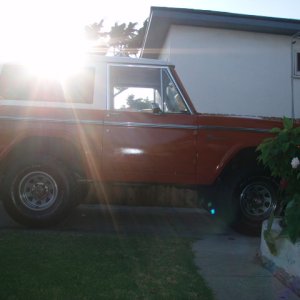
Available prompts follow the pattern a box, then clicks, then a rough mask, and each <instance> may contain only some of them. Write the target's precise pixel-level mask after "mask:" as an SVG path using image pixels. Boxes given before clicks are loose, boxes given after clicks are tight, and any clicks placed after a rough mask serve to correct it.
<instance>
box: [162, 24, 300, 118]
mask: <svg viewBox="0 0 300 300" xmlns="http://www.w3.org/2000/svg"><path fill="white" fill-rule="evenodd" d="M291 47H292V46H291V37H289V36H284V35H275V34H268V33H259V32H246V31H239V30H230V29H218V28H206V27H196V26H181V25H180V26H178V25H172V26H171V27H170V30H169V32H168V35H167V38H166V39H165V43H164V46H163V48H162V51H161V52H160V58H162V59H165V60H168V61H171V62H172V63H174V64H175V65H176V69H177V72H178V73H179V75H180V77H181V79H182V81H183V83H184V85H185V87H186V89H187V91H188V93H189V95H190V97H191V99H192V101H193V103H194V105H195V107H196V110H197V111H198V112H201V113H216V114H219V113H220V114H233V115H245V116H246V115H248V116H269V117H270V116H271V117H282V116H289V117H291V116H292V112H293V107H292V106H293V105H292V103H293V101H292V98H293V97H292V80H291V74H292V59H291V57H292V55H291V53H292V52H291V51H292V49H291ZM293 83H294V112H295V114H296V116H297V117H299V116H300V104H299V99H298V98H297V97H299V95H300V83H299V79H294V82H293Z"/></svg>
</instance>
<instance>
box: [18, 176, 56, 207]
mask: <svg viewBox="0 0 300 300" xmlns="http://www.w3.org/2000/svg"><path fill="white" fill-rule="evenodd" d="M18 191H19V198H20V201H21V203H22V204H23V205H24V206H25V207H27V208H29V209H31V210H34V211H42V210H46V209H48V208H50V207H51V206H52V205H53V204H54V203H55V201H56V199H57V195H58V187H57V184H56V181H55V180H54V178H53V177H52V176H51V175H49V174H48V173H45V172H41V171H35V172H30V173H28V174H26V175H25V176H24V177H23V178H22V179H21V181H20V183H19V187H18Z"/></svg>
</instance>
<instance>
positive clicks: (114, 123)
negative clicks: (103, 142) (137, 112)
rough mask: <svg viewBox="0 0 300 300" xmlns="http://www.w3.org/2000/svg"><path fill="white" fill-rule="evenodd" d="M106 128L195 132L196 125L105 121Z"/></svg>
mask: <svg viewBox="0 0 300 300" xmlns="http://www.w3.org/2000/svg"><path fill="white" fill-rule="evenodd" d="M104 125H106V126H124V127H150V128H175V129H176V128H177V129H192V130H197V129H198V126H196V125H184V124H161V123H159V124H154V123H137V122H109V121H105V122H104Z"/></svg>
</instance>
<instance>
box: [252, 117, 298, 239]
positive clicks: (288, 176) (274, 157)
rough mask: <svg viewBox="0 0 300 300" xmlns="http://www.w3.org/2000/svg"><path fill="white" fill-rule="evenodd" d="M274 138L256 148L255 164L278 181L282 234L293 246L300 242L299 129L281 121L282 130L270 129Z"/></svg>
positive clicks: (285, 120)
mask: <svg viewBox="0 0 300 300" xmlns="http://www.w3.org/2000/svg"><path fill="white" fill-rule="evenodd" d="M271 132H272V133H273V134H274V136H273V137H271V138H267V139H265V140H264V141H263V142H262V143H261V144H260V145H259V146H258V147H257V150H258V151H260V154H259V157H258V159H259V161H260V162H261V163H262V164H263V165H264V166H266V167H267V168H269V169H270V171H271V174H272V176H274V177H276V178H279V179H281V181H280V187H281V189H280V191H279V192H280V199H281V203H279V205H280V206H281V207H284V208H285V210H284V221H285V224H286V227H285V231H286V232H287V234H288V236H289V238H290V239H291V241H292V242H293V243H295V242H296V240H297V238H300V161H299V160H300V127H296V126H295V125H294V122H293V120H292V119H289V118H284V119H283V128H273V129H272V131H271Z"/></svg>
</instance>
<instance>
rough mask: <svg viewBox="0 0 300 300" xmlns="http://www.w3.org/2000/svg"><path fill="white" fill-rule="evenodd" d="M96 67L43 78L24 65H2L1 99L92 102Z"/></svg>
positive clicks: (0, 76)
mask: <svg viewBox="0 0 300 300" xmlns="http://www.w3.org/2000/svg"><path fill="white" fill-rule="evenodd" d="M94 79H95V70H94V69H93V68H82V69H80V70H78V71H77V72H74V73H72V74H69V75H68V76H65V77H63V78H52V77H49V78H48V77H41V76H39V74H35V73H34V72H31V71H30V69H29V68H28V67H26V66H23V65H17V64H7V65H3V67H2V70H1V74H0V99H6V100H28V101H43V102H71V103H92V102H93V96H94Z"/></svg>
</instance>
